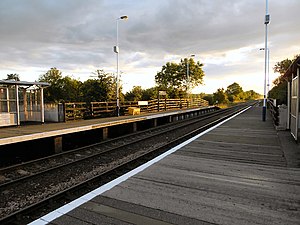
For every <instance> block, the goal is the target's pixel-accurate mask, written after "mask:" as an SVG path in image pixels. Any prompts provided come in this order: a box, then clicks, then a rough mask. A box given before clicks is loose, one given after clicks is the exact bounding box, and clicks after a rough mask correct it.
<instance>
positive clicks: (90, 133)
mask: <svg viewBox="0 0 300 225" xmlns="http://www.w3.org/2000/svg"><path fill="white" fill-rule="evenodd" d="M216 109H217V107H214V106H207V107H200V108H191V109H183V110H174V111H161V112H156V113H148V114H140V115H131V116H120V117H107V118H98V119H90V120H78V121H69V122H64V123H47V124H34V125H24V126H13V127H3V128H0V149H1V147H3V146H8V145H13V144H22V143H25V142H27V143H29V142H31V143H32V144H30V148H31V149H33V148H34V147H33V146H34V145H33V143H34V142H35V141H39V142H38V143H37V148H40V146H41V145H43V146H48V148H49V151H51V152H55V153H59V152H62V151H63V150H65V146H64V145H65V143H66V142H68V139H71V141H72V142H73V141H74V140H76V139H77V140H78V144H83V143H82V142H83V140H85V141H90V142H87V143H84V144H85V145H88V144H93V143H96V142H99V141H102V140H105V139H107V138H113V137H116V136H118V135H124V134H127V133H131V132H135V131H138V130H143V129H146V128H151V127H156V126H158V125H161V124H165V123H169V122H173V121H177V120H181V119H184V118H189V117H193V116H197V115H200V114H202V113H207V112H210V111H214V110H216ZM114 135H115V136H114ZM77 147H80V146H77ZM13 148H15V149H16V148H19V149H21V148H24V147H22V146H21V145H18V146H16V147H13ZM74 148H75V147H74ZM2 151H5V149H4V150H2Z"/></svg>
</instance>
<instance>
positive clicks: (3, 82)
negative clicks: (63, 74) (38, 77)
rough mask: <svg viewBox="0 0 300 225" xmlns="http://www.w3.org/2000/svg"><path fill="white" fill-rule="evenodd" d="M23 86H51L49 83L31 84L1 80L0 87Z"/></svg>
mask: <svg viewBox="0 0 300 225" xmlns="http://www.w3.org/2000/svg"><path fill="white" fill-rule="evenodd" d="M1 84H6V85H21V86H33V85H36V86H40V87H47V86H50V84H49V83H47V82H29V81H16V80H0V85H1Z"/></svg>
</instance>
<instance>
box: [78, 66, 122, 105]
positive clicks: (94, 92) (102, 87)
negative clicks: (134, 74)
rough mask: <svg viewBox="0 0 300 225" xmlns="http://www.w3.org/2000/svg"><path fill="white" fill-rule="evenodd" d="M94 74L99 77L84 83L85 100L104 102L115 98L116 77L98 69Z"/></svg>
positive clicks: (82, 88) (82, 90) (82, 89)
mask: <svg viewBox="0 0 300 225" xmlns="http://www.w3.org/2000/svg"><path fill="white" fill-rule="evenodd" d="M93 74H94V75H96V77H97V79H88V80H87V81H85V82H84V83H83V84H82V87H81V92H82V93H83V100H84V101H86V102H99V101H100V102H102V101H110V100H113V99H115V89H116V86H115V78H114V77H113V76H112V75H110V74H108V73H105V72H104V71H103V70H96V71H95V72H93Z"/></svg>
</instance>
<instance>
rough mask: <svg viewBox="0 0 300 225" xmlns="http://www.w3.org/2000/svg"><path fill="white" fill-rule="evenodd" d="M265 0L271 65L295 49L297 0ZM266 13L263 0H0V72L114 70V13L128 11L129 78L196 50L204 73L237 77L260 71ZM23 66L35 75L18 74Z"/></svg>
mask: <svg viewBox="0 0 300 225" xmlns="http://www.w3.org/2000/svg"><path fill="white" fill-rule="evenodd" d="M269 6H270V14H271V23H270V26H269V43H270V49H271V51H270V52H271V60H270V61H271V63H272V64H274V63H275V62H276V61H280V60H282V59H284V58H287V57H292V56H293V55H294V54H296V53H299V51H300V47H299V40H300V31H299V29H298V27H297V21H299V20H300V14H299V13H298V11H297V10H298V9H299V8H300V1H298V0H286V1H281V0H272V1H270V3H269ZM264 14H265V2H264V1H261V0H251V1H249V0H228V1H224V0H213V1H207V0H186V1H181V0H160V1H153V0H143V1H139V0H127V1H122V0H114V1H110V0H85V1H82V0H26V1H23V0H1V1H0V35H1V38H0V60H1V65H0V72H1V73H0V76H1V78H5V76H6V73H9V72H8V71H10V70H13V69H14V68H17V70H18V71H20V77H21V79H24V80H32V77H34V76H35V78H34V79H37V77H38V76H39V75H40V74H41V71H45V72H46V71H47V70H48V69H49V68H51V67H57V68H60V69H61V70H63V72H64V71H65V73H64V74H74V75H75V76H78V77H79V78H80V79H87V77H89V75H90V73H91V72H93V71H90V72H88V71H89V70H93V69H98V68H105V69H106V70H108V72H112V73H113V72H115V67H116V56H115V53H113V51H112V47H113V46H114V45H116V19H117V18H118V17H119V16H122V15H128V17H129V19H128V21H121V20H120V21H119V46H120V66H121V70H123V71H124V73H125V74H127V75H128V76H127V77H134V76H135V78H133V79H134V80H139V82H142V81H141V79H137V76H139V75H140V74H143V76H144V77H143V78H144V80H147V79H149V80H148V83H153V79H154V75H155V73H156V72H157V71H158V70H159V69H160V67H161V66H162V65H164V64H165V63H166V62H168V61H173V60H174V61H177V62H179V60H180V58H184V57H187V56H188V55H190V54H196V58H195V60H200V61H201V62H204V63H205V67H204V69H205V72H206V76H207V77H209V79H217V78H219V79H220V80H224V79H225V78H226V77H227V78H228V80H230V79H233V77H236V78H237V79H238V77H237V76H235V74H242V73H245V74H247V73H248V74H254V73H260V71H261V69H262V67H261V65H262V63H263V60H264V58H263V53H262V52H259V51H258V49H259V48H260V47H264V31H265V30H264V29H265V27H264V24H263V21H264ZM271 67H272V66H271ZM22 70H23V71H24V72H22ZM28 71H30V73H31V74H35V75H32V76H30V77H23V75H22V74H28V73H29V72H28ZM76 73H78V74H76ZM221 78H222V79H221ZM229 78H230V79H229ZM124 79H125V78H124ZM127 83H134V82H131V81H130V82H129V81H128V82H127ZM249 83H251V82H250V81H249ZM257 91H260V90H257Z"/></svg>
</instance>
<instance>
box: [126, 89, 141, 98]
mask: <svg viewBox="0 0 300 225" xmlns="http://www.w3.org/2000/svg"><path fill="white" fill-rule="evenodd" d="M142 96H143V89H142V87H141V86H134V87H133V88H132V90H131V91H130V92H127V93H126V94H125V100H127V101H140V100H141V99H142Z"/></svg>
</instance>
